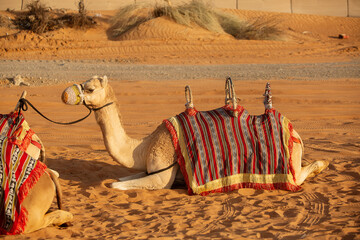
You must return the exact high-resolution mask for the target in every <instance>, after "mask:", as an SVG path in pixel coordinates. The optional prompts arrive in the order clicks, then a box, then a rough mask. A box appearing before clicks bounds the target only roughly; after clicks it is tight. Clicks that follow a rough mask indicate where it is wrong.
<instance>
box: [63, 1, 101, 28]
mask: <svg viewBox="0 0 360 240" xmlns="http://www.w3.org/2000/svg"><path fill="white" fill-rule="evenodd" d="M62 19H63V20H64V21H65V22H66V25H67V26H69V27H73V28H82V29H85V28H89V27H92V26H93V25H95V24H96V22H95V21H94V19H93V18H92V17H89V16H87V11H86V8H85V4H84V0H80V1H79V2H78V13H76V14H67V15H65V16H64V17H63V18H62Z"/></svg>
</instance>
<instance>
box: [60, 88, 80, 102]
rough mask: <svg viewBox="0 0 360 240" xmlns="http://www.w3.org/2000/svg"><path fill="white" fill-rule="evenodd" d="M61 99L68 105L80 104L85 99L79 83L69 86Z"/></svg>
mask: <svg viewBox="0 0 360 240" xmlns="http://www.w3.org/2000/svg"><path fill="white" fill-rule="evenodd" d="M61 100H62V101H63V102H64V103H65V104H68V105H79V104H82V103H83V101H84V94H83V91H82V89H81V86H80V85H79V84H74V85H72V86H70V87H67V88H66V89H65V90H64V92H63V93H62V95H61Z"/></svg>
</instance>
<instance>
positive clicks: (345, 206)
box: [0, 10, 360, 240]
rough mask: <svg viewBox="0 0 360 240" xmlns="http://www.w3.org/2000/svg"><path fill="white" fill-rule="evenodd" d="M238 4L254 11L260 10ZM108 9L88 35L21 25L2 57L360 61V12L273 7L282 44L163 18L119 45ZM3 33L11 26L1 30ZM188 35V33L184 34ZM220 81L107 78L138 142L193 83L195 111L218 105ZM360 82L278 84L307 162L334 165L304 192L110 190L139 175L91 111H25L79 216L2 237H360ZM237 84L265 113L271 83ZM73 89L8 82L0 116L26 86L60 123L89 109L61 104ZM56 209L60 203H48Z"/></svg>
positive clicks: (281, 105)
mask: <svg viewBox="0 0 360 240" xmlns="http://www.w3.org/2000/svg"><path fill="white" fill-rule="evenodd" d="M231 12H233V13H235V14H239V15H241V16H244V17H247V18H250V17H254V16H258V15H260V14H264V13H259V12H255V11H235V10H231ZM102 14H103V19H102V20H101V21H100V24H99V26H98V27H97V28H96V29H92V30H88V31H86V32H82V31H78V30H68V29H66V30H59V31H57V32H51V33H48V34H46V35H45V36H38V35H35V34H30V33H26V32H21V33H18V34H14V35H11V36H8V37H5V38H1V39H0V49H1V50H0V59H74V60H82V59H98V60H101V61H106V60H115V59H117V60H118V61H119V62H120V63H121V62H126V61H130V60H131V61H133V62H134V63H149V64H164V63H166V64H171V63H176V64H209V63H214V64H215V63H216V64H224V63H244V62H248V63H255V64H256V63H280V62H284V63H286V62H309V63H314V62H319V61H324V62H334V61H340V60H341V61H349V60H353V59H359V51H358V48H359V39H360V29H359V27H358V26H360V20H359V19H355V18H337V17H320V16H311V15H295V14H294V15H290V14H277V15H278V16H279V18H280V19H282V20H283V22H282V25H281V26H282V28H283V29H284V31H285V33H286V34H285V35H286V36H287V39H286V40H284V41H244V40H242V41H238V40H234V39H232V38H231V37H229V36H225V35H221V36H218V35H216V34H212V33H207V32H204V30H199V29H187V28H184V27H183V26H174V24H173V23H168V22H167V21H166V20H164V19H158V20H156V21H154V22H149V23H147V25H146V24H145V25H143V26H140V27H139V29H137V30H136V31H133V32H129V33H128V34H127V35H126V36H124V39H123V40H124V41H112V40H109V39H108V37H107V35H106V27H107V26H108V23H107V19H108V17H109V16H110V15H111V14H112V13H109V12H104V13H102ZM269 14H270V13H269ZM151 24H156V28H154V26H150V25H151ZM163 25H164V26H163ZM151 27H152V28H151ZM1 31H2V32H1V33H2V34H3V33H4V31H5V30H4V29H1ZM6 31H9V30H6ZM182 31H185V32H186V33H188V36H182V35H181V32H182ZM304 31H308V33H303V32H304ZM339 33H346V34H348V35H349V36H350V39H346V40H340V39H335V38H330V37H329V36H336V35H337V34H339ZM195 35H196V37H195ZM197 36H200V37H197ZM166 37H167V38H166ZM198 38H200V39H198ZM352 46H353V48H352ZM0 68H1V64H0ZM39 71H41V70H39ZM89 77H90V76H83V78H82V79H79V81H84V80H86V79H88V78H89ZM224 77H225V76H224ZM224 80H225V79H202V80H167V81H165V80H164V81H149V80H148V79H143V80H141V81H124V80H122V81H119V80H117V79H110V84H111V85H112V86H113V87H114V89H115V94H116V96H117V98H118V100H119V102H120V103H121V110H122V118H123V123H124V125H125V129H126V131H127V133H128V134H129V135H130V136H132V137H135V138H142V137H144V136H146V135H148V134H149V133H151V132H152V131H153V130H154V129H155V128H156V126H157V125H158V124H160V123H161V121H162V120H163V119H166V118H168V117H170V116H173V115H175V114H177V113H180V112H181V111H183V110H184V104H185V98H184V92H183V90H184V86H185V85H187V84H190V85H191V87H192V91H193V95H194V103H195V106H196V107H197V108H198V109H199V110H210V109H212V108H216V107H219V106H222V104H223V102H224ZM359 80H360V78H351V79H350V78H348V79H327V80H326V81H323V79H322V78H321V76H319V77H318V78H317V79H315V80H312V81H309V80H307V79H304V80H297V81H293V80H291V79H288V80H278V79H276V78H275V79H271V80H270V82H271V84H272V92H273V96H274V98H273V102H274V107H275V108H276V109H277V110H279V111H280V112H281V113H283V114H284V115H285V116H287V117H288V118H289V119H291V120H292V122H293V125H294V128H295V129H296V130H297V131H298V132H299V134H300V135H301V136H302V138H303V141H304V144H305V157H304V164H307V163H310V162H312V161H313V160H327V161H329V162H330V165H329V168H328V169H327V170H325V171H324V172H322V173H321V174H320V175H318V176H316V177H313V178H309V179H308V180H306V182H305V183H304V185H303V186H302V190H301V191H299V192H295V193H292V192H286V191H263V190H253V189H241V190H239V191H234V192H231V193H224V194H211V195H209V196H206V197H203V196H188V195H187V191H186V189H185V188H184V186H183V185H179V184H177V185H175V186H174V187H173V189H169V190H156V191H148V190H129V191H119V190H114V189H110V188H108V186H109V185H108V184H109V183H110V182H113V181H115V180H116V179H117V178H118V177H123V176H128V175H131V174H133V173H135V171H132V170H128V169H125V168H123V167H121V166H119V165H118V164H117V163H116V162H115V161H113V160H112V159H111V157H110V156H109V155H108V154H107V152H106V150H105V147H104V144H103V142H102V136H101V132H100V129H99V127H98V126H97V124H96V122H95V120H94V117H93V116H91V117H90V118H89V119H87V120H85V121H84V122H82V123H79V124H76V125H73V126H58V125H54V124H51V123H49V122H47V121H46V120H44V119H42V118H41V117H40V116H39V115H37V114H36V113H35V112H34V111H32V110H29V111H27V112H25V116H26V119H27V121H28V122H29V124H30V125H31V127H32V129H33V130H34V131H35V132H36V133H37V134H38V135H39V136H40V138H41V139H42V141H43V143H44V144H45V147H46V153H47V161H48V166H49V167H50V168H53V169H55V170H57V171H58V172H59V173H60V183H61V185H62V186H63V195H64V200H63V205H64V206H65V208H66V209H67V210H69V211H70V212H72V213H73V214H74V221H73V222H72V226H70V227H67V228H56V227H49V228H46V229H43V230H40V231H37V232H34V233H31V234H26V235H22V236H7V237H4V239H6V240H10V239H39V240H40V239H357V238H358V236H359V234H360V228H359V214H360V211H359V209H360V208H359V207H360V199H359V172H360V158H359V147H360V100H359V96H358V95H359V92H360V81H359ZM234 81H235V88H236V93H237V95H238V96H239V97H240V98H241V102H240V104H241V105H243V106H244V107H245V108H246V109H248V111H249V112H250V113H251V114H261V113H262V112H263V111H264V109H263V104H262V94H263V91H264V86H265V84H266V82H265V81H263V80H258V81H237V80H236V79H234ZM68 85H69V84H65V83H60V84H57V85H51V86H36V87H35V86H29V87H9V86H8V85H6V82H3V83H2V84H1V86H0V96H2V98H1V100H0V112H1V113H8V112H10V111H12V110H13V108H14V106H15V104H16V102H17V100H18V98H19V96H20V94H21V92H22V91H23V90H27V91H28V97H27V98H28V99H29V100H30V101H31V102H32V103H34V104H35V105H36V106H37V107H38V108H39V109H40V110H41V111H42V112H43V113H44V114H46V115H47V116H48V117H50V118H53V119H55V120H57V121H64V122H65V121H70V120H73V119H76V118H80V117H82V116H84V115H85V114H86V113H87V110H86V109H85V108H84V107H82V106H66V105H64V104H63V103H61V101H60V96H61V93H62V91H63V90H64V89H65V87H67V86H68ZM55 207H56V206H55V203H54V205H53V207H52V209H55Z"/></svg>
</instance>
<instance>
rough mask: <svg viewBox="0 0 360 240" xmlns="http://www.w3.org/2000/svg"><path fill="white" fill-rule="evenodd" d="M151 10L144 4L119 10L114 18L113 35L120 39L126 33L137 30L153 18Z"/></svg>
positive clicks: (132, 5)
mask: <svg viewBox="0 0 360 240" xmlns="http://www.w3.org/2000/svg"><path fill="white" fill-rule="evenodd" d="M151 15H152V14H151V9H149V8H148V7H147V6H146V5H144V4H136V3H135V4H130V5H127V6H125V7H122V8H120V9H119V11H118V12H117V13H116V14H115V16H114V17H113V18H112V27H111V29H112V35H113V36H114V37H118V36H120V35H122V34H124V33H125V32H127V31H129V30H131V29H133V28H136V27H137V26H139V25H140V24H141V23H144V22H146V21H148V20H150V19H152V17H151Z"/></svg>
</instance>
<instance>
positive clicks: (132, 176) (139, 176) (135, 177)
mask: <svg viewBox="0 0 360 240" xmlns="http://www.w3.org/2000/svg"><path fill="white" fill-rule="evenodd" d="M146 176H147V175H146V173H144V172H140V173H136V174H134V175H130V176H127V177H121V178H119V180H120V182H125V181H129V180H133V179H137V178H143V177H146Z"/></svg>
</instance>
